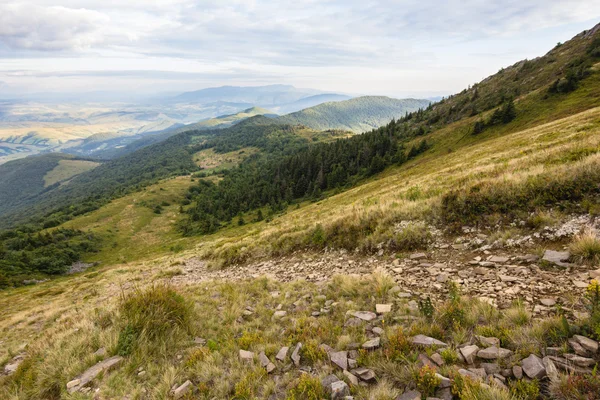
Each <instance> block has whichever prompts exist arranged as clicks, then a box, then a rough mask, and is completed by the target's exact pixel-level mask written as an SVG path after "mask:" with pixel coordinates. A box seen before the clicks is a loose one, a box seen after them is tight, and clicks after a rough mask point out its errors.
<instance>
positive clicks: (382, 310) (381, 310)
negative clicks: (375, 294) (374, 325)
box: [375, 304, 392, 314]
mask: <svg viewBox="0 0 600 400" xmlns="http://www.w3.org/2000/svg"><path fill="white" fill-rule="evenodd" d="M375 311H376V312H377V314H386V313H389V312H392V305H391V304H375Z"/></svg>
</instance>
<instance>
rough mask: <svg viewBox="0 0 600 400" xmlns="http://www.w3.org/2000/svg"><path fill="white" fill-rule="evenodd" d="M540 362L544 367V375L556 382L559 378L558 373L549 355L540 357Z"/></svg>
mask: <svg viewBox="0 0 600 400" xmlns="http://www.w3.org/2000/svg"><path fill="white" fill-rule="evenodd" d="M542 363H543V364H544V368H545V369H546V376H547V377H548V378H549V379H550V381H551V382H555V383H557V382H558V381H559V380H560V375H559V373H558V369H556V365H554V362H553V361H552V360H551V359H550V357H544V358H543V359H542Z"/></svg>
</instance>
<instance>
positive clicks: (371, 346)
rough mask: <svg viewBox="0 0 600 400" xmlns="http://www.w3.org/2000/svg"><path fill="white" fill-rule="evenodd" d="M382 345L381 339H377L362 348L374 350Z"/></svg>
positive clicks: (366, 343) (365, 343) (369, 341)
mask: <svg viewBox="0 0 600 400" xmlns="http://www.w3.org/2000/svg"><path fill="white" fill-rule="evenodd" d="M380 344H381V338H378V337H376V338H375V339H371V340H368V341H366V342H364V343H363V345H362V348H363V349H365V350H374V349H376V348H378V347H379V346H380Z"/></svg>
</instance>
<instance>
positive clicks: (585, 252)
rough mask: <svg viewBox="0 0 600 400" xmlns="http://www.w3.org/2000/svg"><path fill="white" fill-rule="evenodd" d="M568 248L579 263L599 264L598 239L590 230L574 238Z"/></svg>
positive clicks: (596, 234)
mask: <svg viewBox="0 0 600 400" xmlns="http://www.w3.org/2000/svg"><path fill="white" fill-rule="evenodd" d="M569 248H570V250H571V253H572V254H573V256H575V257H577V258H578V259H579V260H581V261H589V262H600V238H599V237H598V233H597V232H596V231H595V230H593V229H591V228H587V229H586V230H584V231H583V232H582V233H580V234H579V235H577V236H575V238H574V239H573V242H572V243H571V246H570V247H569Z"/></svg>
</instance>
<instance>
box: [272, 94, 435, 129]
mask: <svg viewBox="0 0 600 400" xmlns="http://www.w3.org/2000/svg"><path fill="white" fill-rule="evenodd" d="M428 105H429V101H427V100H415V99H403V100H398V99H391V98H389V97H375V96H365V97H357V98H354V99H350V100H345V101H339V102H330V103H324V104H320V105H317V106H314V107H311V108H309V109H306V110H302V111H298V112H295V113H291V114H288V115H284V116H282V117H279V120H280V121H282V122H284V123H288V124H293V125H305V126H307V127H309V128H312V129H316V130H326V129H339V130H346V131H351V132H354V133H362V132H366V131H369V130H371V129H374V128H379V127H380V126H382V125H385V124H386V123H388V122H389V121H391V120H392V119H395V118H396V119H397V118H400V117H402V116H404V115H405V114H407V113H410V112H413V111H417V110H418V109H420V108H426V107H427V106H428Z"/></svg>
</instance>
